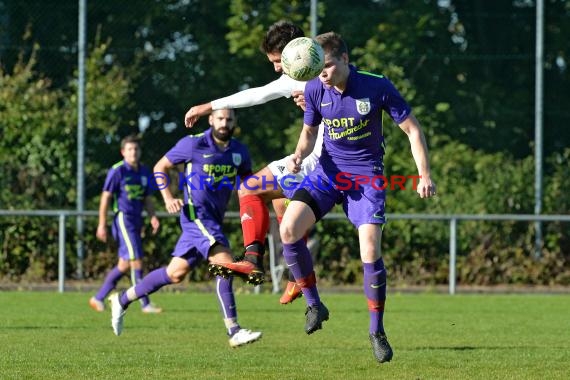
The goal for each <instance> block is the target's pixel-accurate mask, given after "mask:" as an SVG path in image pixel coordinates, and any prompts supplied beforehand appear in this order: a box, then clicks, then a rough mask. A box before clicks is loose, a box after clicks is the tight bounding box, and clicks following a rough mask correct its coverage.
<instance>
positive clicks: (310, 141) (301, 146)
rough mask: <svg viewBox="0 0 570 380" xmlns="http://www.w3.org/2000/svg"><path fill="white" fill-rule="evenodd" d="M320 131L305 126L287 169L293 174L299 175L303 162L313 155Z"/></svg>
mask: <svg viewBox="0 0 570 380" xmlns="http://www.w3.org/2000/svg"><path fill="white" fill-rule="evenodd" d="M318 131H319V128H317V127H311V126H310V125H307V124H303V130H302V131H301V135H300V136H299V141H298V142H297V148H296V149H295V153H293V154H292V155H291V159H290V160H289V162H288V163H287V169H288V170H289V171H290V172H291V173H298V172H299V171H300V170H301V164H302V163H303V160H304V159H305V157H307V156H308V155H309V154H311V152H312V151H313V149H314V148H315V142H316V141H317V134H318Z"/></svg>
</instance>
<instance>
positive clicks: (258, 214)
mask: <svg viewBox="0 0 570 380" xmlns="http://www.w3.org/2000/svg"><path fill="white" fill-rule="evenodd" d="M303 36H304V33H303V30H302V29H301V28H299V27H298V26H296V25H294V24H292V23H290V22H288V21H279V22H277V23H275V24H273V25H272V26H271V27H269V29H268V31H267V33H266V35H265V38H264V40H263V42H262V44H261V50H262V51H263V52H264V53H265V54H266V55H267V59H268V60H269V61H270V62H271V63H273V67H274V69H275V71H276V72H278V73H282V72H283V70H282V67H281V51H282V50H283V48H284V47H285V45H287V43H288V42H289V41H291V40H293V39H294V38H297V37H303ZM305 83H306V82H300V81H297V80H294V79H292V78H291V77H289V76H287V75H285V74H283V75H281V77H280V78H279V79H277V80H274V81H273V82H270V83H268V84H266V85H265V86H261V87H255V88H250V89H247V90H244V91H240V92H238V93H235V94H233V95H230V96H227V97H224V98H220V99H216V100H213V101H211V102H209V103H204V104H200V105H197V106H194V107H191V108H190V109H189V110H188V112H187V113H186V115H185V118H184V123H185V125H186V127H187V128H191V127H192V126H193V125H194V124H195V123H196V121H198V119H199V118H200V117H201V116H205V115H208V114H209V113H210V112H212V111H213V110H218V109H225V108H244V107H250V106H254V105H258V104H264V103H267V102H269V101H271V100H274V99H278V98H280V97H286V98H289V97H291V96H293V98H294V100H295V103H296V104H297V105H298V106H299V107H301V108H302V109H303V110H304V107H305V100H304V96H303V90H304V88H305ZM319 128H320V130H319V133H318V136H319V140H318V141H317V142H316V143H315V148H314V150H313V152H312V153H311V154H310V155H309V156H308V157H307V158H306V159H304V160H303V166H302V169H301V171H300V172H298V173H295V174H293V173H291V172H289V171H288V170H287V165H286V161H287V160H288V159H289V156H286V157H283V158H281V159H279V160H276V161H273V162H271V163H270V164H269V165H267V166H266V167H264V168H263V169H261V170H260V171H259V172H257V173H255V175H254V176H252V177H251V178H250V179H249V180H248V181H247V183H245V184H242V186H241V188H240V190H239V191H238V194H239V203H240V217H241V225H242V231H243V239H244V246H245V250H246V252H245V256H244V259H243V260H241V261H238V262H234V263H231V264H224V265H221V264H220V265H211V266H210V270H211V271H213V273H214V274H216V275H226V276H227V275H228V269H229V270H231V272H232V273H234V274H236V275H238V276H241V277H243V278H244V279H245V280H246V281H247V282H249V283H251V284H254V285H257V284H261V283H262V282H263V272H264V270H263V255H264V251H265V244H264V243H265V237H266V235H267V232H268V230H269V210H268V209H267V206H266V202H269V201H272V203H273V208H274V210H275V214H276V215H277V220H278V221H279V222H280V221H281V218H282V217H283V214H284V213H285V208H286V201H287V198H290V197H291V196H292V195H293V193H294V191H295V190H296V186H295V184H298V183H300V182H302V180H303V178H304V177H305V175H307V174H308V173H310V172H312V171H313V170H314V168H315V166H316V165H317V162H318V160H319V157H320V155H321V149H322V145H323V144H322V138H323V126H322V125H321V126H320V127H319ZM244 185H247V186H244ZM275 185H277V186H275ZM300 294H301V287H300V286H299V285H298V284H296V283H295V280H294V279H293V278H292V277H291V276H290V277H289V283H288V284H287V287H286V289H285V292H284V293H283V295H282V296H281V298H280V300H279V301H280V302H281V303H282V304H287V303H290V302H293V301H294V300H295V299H296V298H297V297H299V296H300Z"/></svg>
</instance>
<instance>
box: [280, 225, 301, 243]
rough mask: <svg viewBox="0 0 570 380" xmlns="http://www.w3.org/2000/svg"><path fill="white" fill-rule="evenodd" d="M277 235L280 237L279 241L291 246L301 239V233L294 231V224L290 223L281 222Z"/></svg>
mask: <svg viewBox="0 0 570 380" xmlns="http://www.w3.org/2000/svg"><path fill="white" fill-rule="evenodd" d="M279 235H280V237H281V241H282V242H283V243H285V244H292V243H295V242H296V241H298V240H299V239H301V238H302V237H303V235H302V234H301V233H299V232H298V231H296V229H295V223H291V222H290V221H287V220H285V219H284V220H283V221H282V222H281V225H280V226H279Z"/></svg>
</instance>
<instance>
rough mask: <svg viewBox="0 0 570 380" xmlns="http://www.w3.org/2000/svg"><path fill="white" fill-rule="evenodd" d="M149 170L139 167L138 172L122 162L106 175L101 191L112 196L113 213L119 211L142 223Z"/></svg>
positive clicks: (147, 192) (148, 191) (149, 176)
mask: <svg viewBox="0 0 570 380" xmlns="http://www.w3.org/2000/svg"><path fill="white" fill-rule="evenodd" d="M150 178H151V172H150V170H149V169H148V168H147V167H146V166H143V165H139V168H138V170H135V169H134V168H133V167H132V166H130V165H129V164H127V163H126V162H125V161H124V160H123V161H120V162H117V163H116V164H115V165H113V167H112V168H111V169H110V170H109V172H108V173H107V179H105V184H104V185H103V191H108V192H110V193H112V194H113V211H114V212H115V213H118V212H119V211H121V212H123V213H124V214H127V215H129V217H131V218H130V219H132V217H136V218H139V219H140V220H141V221H142V211H143V208H144V198H145V197H146V196H148V195H149V194H150V189H149V180H150Z"/></svg>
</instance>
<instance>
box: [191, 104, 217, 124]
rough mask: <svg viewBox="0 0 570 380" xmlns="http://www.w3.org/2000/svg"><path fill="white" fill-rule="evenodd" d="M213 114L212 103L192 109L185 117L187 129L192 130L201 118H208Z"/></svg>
mask: <svg viewBox="0 0 570 380" xmlns="http://www.w3.org/2000/svg"><path fill="white" fill-rule="evenodd" d="M211 112H212V103H204V104H199V105H197V106H194V107H191V108H190V109H189V110H188V112H186V115H185V116H184V125H186V128H192V127H193V126H194V124H196V122H197V121H198V120H199V119H200V117H201V116H206V115H208V114H210V113H211Z"/></svg>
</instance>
